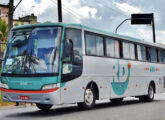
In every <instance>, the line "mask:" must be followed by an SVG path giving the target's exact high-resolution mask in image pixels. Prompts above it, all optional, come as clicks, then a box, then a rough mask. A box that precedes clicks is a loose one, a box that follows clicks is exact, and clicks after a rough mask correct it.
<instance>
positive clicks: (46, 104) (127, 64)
mask: <svg viewBox="0 0 165 120" xmlns="http://www.w3.org/2000/svg"><path fill="white" fill-rule="evenodd" d="M164 48H165V46H164V45H160V44H156V43H149V42H145V41H143V40H139V39H135V38H131V37H128V36H122V35H118V34H112V33H108V32H104V31H101V30H97V29H93V28H90V27H87V26H83V25H79V24H62V23H49V24H36V25H26V26H20V27H16V28H13V29H12V30H11V33H10V36H9V40H8V45H7V49H6V52H5V55H4V58H3V64H2V77H1V92H2V99H3V101H9V102H10V101H13V102H29V103H36V105H37V107H38V108H39V109H41V110H48V109H50V108H51V107H52V105H55V104H67V103H77V104H78V106H79V107H80V108H82V109H92V108H93V107H94V105H95V101H96V100H103V99H110V100H111V101H112V102H122V100H123V98H125V97H128V96H135V97H138V98H139V99H140V100H141V101H152V100H153V99H154V94H155V93H161V92H164V90H165V73H164V71H165V49H164Z"/></svg>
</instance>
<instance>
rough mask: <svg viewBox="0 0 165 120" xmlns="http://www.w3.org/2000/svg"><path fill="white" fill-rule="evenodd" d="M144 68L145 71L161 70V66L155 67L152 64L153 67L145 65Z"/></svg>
mask: <svg viewBox="0 0 165 120" xmlns="http://www.w3.org/2000/svg"><path fill="white" fill-rule="evenodd" d="M144 70H145V71H149V72H159V71H160V69H159V68H155V67H153V66H151V67H145V68H144Z"/></svg>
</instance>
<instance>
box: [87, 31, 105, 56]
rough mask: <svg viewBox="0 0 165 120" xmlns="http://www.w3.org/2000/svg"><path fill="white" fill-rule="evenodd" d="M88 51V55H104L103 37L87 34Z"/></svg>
mask: <svg viewBox="0 0 165 120" xmlns="http://www.w3.org/2000/svg"><path fill="white" fill-rule="evenodd" d="M86 53H87V54H88V55H97V56H103V55H104V44H103V37H100V36H97V35H92V34H86Z"/></svg>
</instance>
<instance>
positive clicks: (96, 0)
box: [95, 0, 128, 17]
mask: <svg viewBox="0 0 165 120" xmlns="http://www.w3.org/2000/svg"><path fill="white" fill-rule="evenodd" d="M95 2H97V3H99V4H101V5H103V6H104V7H106V8H108V9H111V10H112V11H114V12H116V13H119V14H121V15H123V16H126V17H128V15H126V14H122V13H121V12H119V11H117V10H115V9H113V8H111V7H110V6H108V5H107V4H103V3H102V2H100V1H98V0H95Z"/></svg>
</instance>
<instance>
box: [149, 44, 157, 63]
mask: <svg viewBox="0 0 165 120" xmlns="http://www.w3.org/2000/svg"><path fill="white" fill-rule="evenodd" d="M150 53H151V62H157V51H156V48H154V47H152V48H151V49H150Z"/></svg>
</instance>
